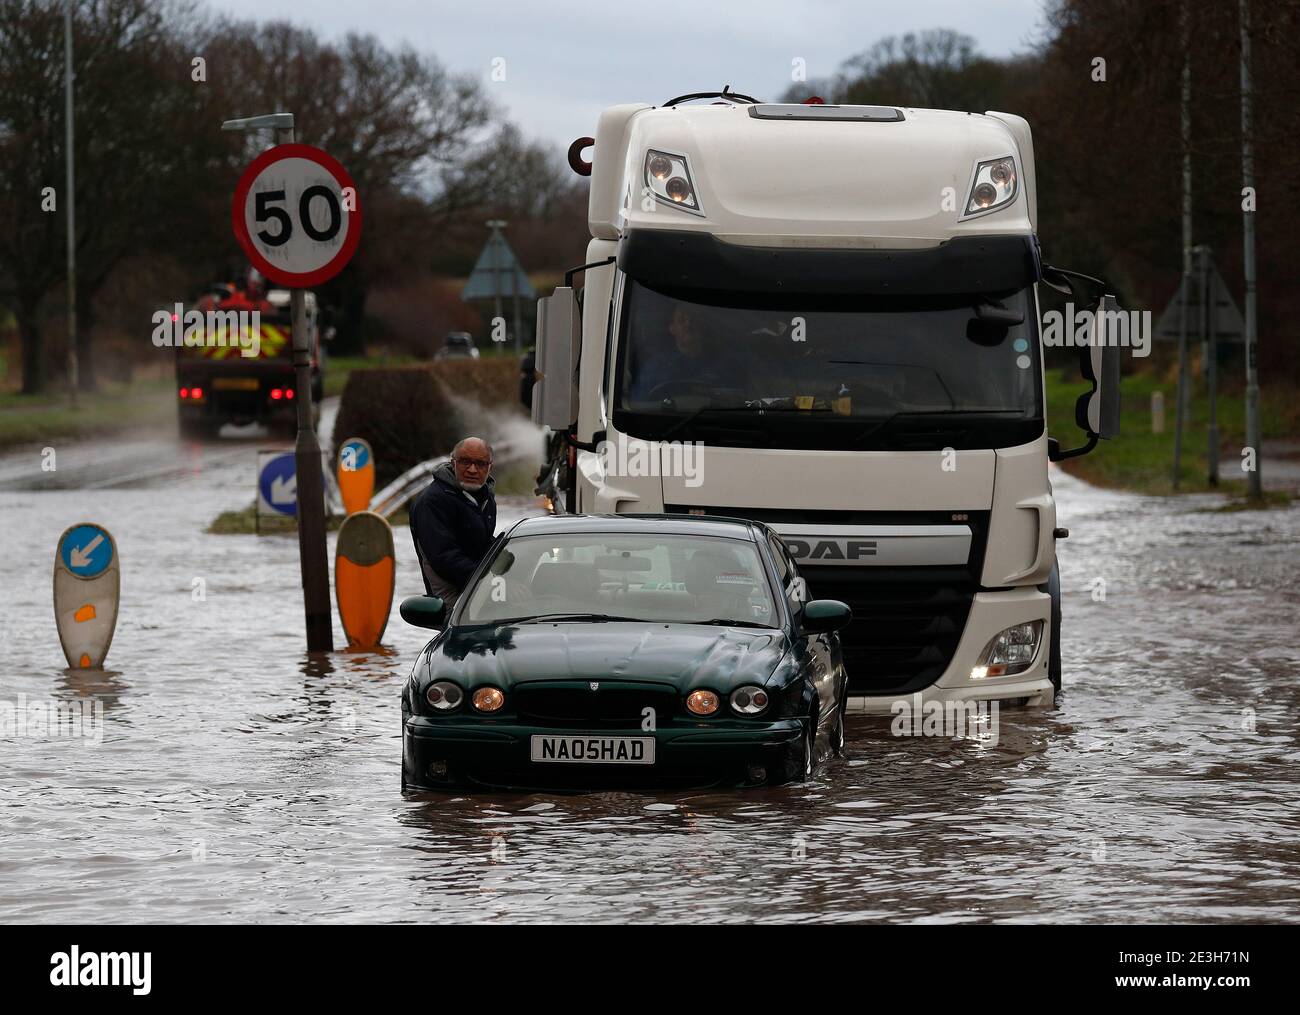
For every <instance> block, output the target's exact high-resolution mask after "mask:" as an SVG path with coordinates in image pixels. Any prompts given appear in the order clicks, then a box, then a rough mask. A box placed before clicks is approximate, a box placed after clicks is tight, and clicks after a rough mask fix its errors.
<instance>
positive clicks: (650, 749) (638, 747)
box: [532, 734, 655, 765]
mask: <svg viewBox="0 0 1300 1015" xmlns="http://www.w3.org/2000/svg"><path fill="white" fill-rule="evenodd" d="M532 747H533V760H534V761H543V762H551V761H555V762H577V763H578V764H582V765H653V764H654V763H655V740H654V737H550V736H542V735H540V734H534V736H533V741H532Z"/></svg>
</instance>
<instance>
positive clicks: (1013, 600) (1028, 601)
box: [848, 588, 1054, 715]
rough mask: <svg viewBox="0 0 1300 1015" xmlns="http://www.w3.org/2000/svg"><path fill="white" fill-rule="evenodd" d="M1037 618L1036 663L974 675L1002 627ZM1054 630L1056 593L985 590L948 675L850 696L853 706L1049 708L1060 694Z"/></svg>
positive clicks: (855, 709)
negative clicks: (1013, 704)
mask: <svg viewBox="0 0 1300 1015" xmlns="http://www.w3.org/2000/svg"><path fill="white" fill-rule="evenodd" d="M1031 620H1041V621H1042V622H1043V635H1042V638H1041V639H1040V640H1039V643H1038V652H1037V655H1035V657H1034V661H1033V663H1032V665H1031V666H1030V667H1029V669H1027V670H1026V671H1024V672H1023V673H1016V674H1012V675H1010V676H1005V677H974V676H972V675H971V671H972V670H974V669H975V666H976V664H977V663H978V661H979V657H980V654H981V653H982V652H983V651H984V648H985V646H987V645H988V643H989V642H990V641H992V640H993V639H994V638H995V637H996V636H997V635H998V634H999V633H1000V632H1001V631H1003V630H1005V629H1006V628H1008V627H1011V626H1013V625H1015V624H1023V623H1025V622H1027V621H1031ZM1053 634H1054V632H1053V631H1052V597H1051V596H1049V595H1048V594H1047V593H1046V592H1040V591H1038V589H1036V588H1024V589H1008V590H1006V591H1003V592H979V593H976V595H975V597H974V599H973V600H972V602H971V609H970V613H969V615H968V616H967V618H966V627H965V629H964V630H963V631H962V636H961V640H960V641H959V642H958V644H957V650H956V651H955V652H954V653H953V656H952V659H951V660H950V661H949V663H948V666H947V668H946V669H945V670H944V672H943V674H942V675H941V676H940V677H939V679H938V680H936V681H935V682H934V683H933V684H931V685H930V686H929V687H925V688H922V689H921V690H919V691H915V692H907V693H899V694H887V695H879V696H874V695H850V697H849V700H848V711H849V712H851V713H868V714H876V715H889V714H891V713H892V712H893V711H894V709H895V705H896V703H898V702H906V704H907V706H908V707H909V708H915V707H916V705H917V703H918V702H919V703H920V704H921V705H922V706H924V704H925V702H929V701H1007V700H1015V699H1026V701H1025V704H1026V705H1029V706H1031V707H1048V706H1050V705H1051V704H1052V701H1053V698H1054V689H1053V687H1052V681H1051V677H1050V676H1049V675H1048V665H1047V664H1048V658H1049V656H1050V651H1049V649H1050V646H1051V639H1052V636H1053Z"/></svg>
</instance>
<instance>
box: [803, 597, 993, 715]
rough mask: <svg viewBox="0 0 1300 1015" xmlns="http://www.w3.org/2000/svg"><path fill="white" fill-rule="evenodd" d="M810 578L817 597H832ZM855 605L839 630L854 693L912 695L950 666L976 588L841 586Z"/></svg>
mask: <svg viewBox="0 0 1300 1015" xmlns="http://www.w3.org/2000/svg"><path fill="white" fill-rule="evenodd" d="M818 584H819V583H818V582H817V580H816V579H815V578H813V577H809V579H808V585H809V589H810V591H811V592H812V594H813V595H815V596H833V595H834V592H833V591H832V590H830V589H827V588H824V587H823V588H821V589H819V588H818ZM840 592H841V593H842V594H841V595H839V596H835V598H840V599H843V600H844V601H845V602H847V603H848V604H849V606H850V607H851V608H852V609H853V621H852V622H851V623H850V624H849V626H848V627H847V628H845V629H844V630H843V631H841V632H840V642H841V644H842V645H843V648H844V665H845V668H846V669H847V670H848V673H849V693H850V694H871V695H881V694H910V693H911V692H912V691H919V690H921V689H922V688H924V687H929V686H930V685H931V684H933V683H934V682H935V681H936V680H938V679H939V677H940V676H942V675H943V671H944V670H946V669H947V668H948V664H949V663H950V662H951V661H952V657H953V653H954V652H956V651H957V643H958V641H959V640H960V639H961V634H962V631H963V630H964V629H965V627H966V617H967V615H968V614H969V613H970V607H971V601H972V600H973V599H974V590H973V589H963V588H961V587H959V586H955V585H925V586H920V585H915V586H914V585H894V586H885V587H879V586H878V587H875V588H863V587H858V588H854V589H841V590H840Z"/></svg>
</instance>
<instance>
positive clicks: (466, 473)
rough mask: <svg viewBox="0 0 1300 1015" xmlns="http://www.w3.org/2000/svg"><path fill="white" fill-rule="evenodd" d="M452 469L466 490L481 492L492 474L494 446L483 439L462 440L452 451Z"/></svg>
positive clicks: (465, 438)
mask: <svg viewBox="0 0 1300 1015" xmlns="http://www.w3.org/2000/svg"><path fill="white" fill-rule="evenodd" d="M451 467H452V468H453V469H455V470H456V480H457V481H458V482H459V483H460V485H461V486H462V487H463V488H464V489H466V490H469V491H470V492H471V493H473V492H474V491H475V490H481V489H482V488H483V484H484V483H486V482H487V478H488V475H489V474H490V473H491V472H492V445H491V444H489V443H488V442H487V441H485V440H484V439H483V438H482V437H464V438H462V439H461V440H459V441H457V442H456V446H455V447H454V448H452V449H451Z"/></svg>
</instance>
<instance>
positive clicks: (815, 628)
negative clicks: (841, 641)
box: [802, 599, 853, 634]
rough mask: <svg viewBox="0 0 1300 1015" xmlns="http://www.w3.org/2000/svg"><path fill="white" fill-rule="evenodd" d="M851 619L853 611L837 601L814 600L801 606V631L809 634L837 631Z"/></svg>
mask: <svg viewBox="0 0 1300 1015" xmlns="http://www.w3.org/2000/svg"><path fill="white" fill-rule="evenodd" d="M852 619H853V611H852V610H850V609H849V608H848V606H846V605H845V604H844V603H841V602H840V601H839V600H838V599H814V600H813V601H812V602H811V603H804V606H803V616H802V623H803V629H804V630H805V631H807V632H808V633H809V634H825V633H826V632H828V631H838V630H839V629H840V628H842V627H844V626H845V625H847V624H848V622H849V621H850V620H852Z"/></svg>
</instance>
